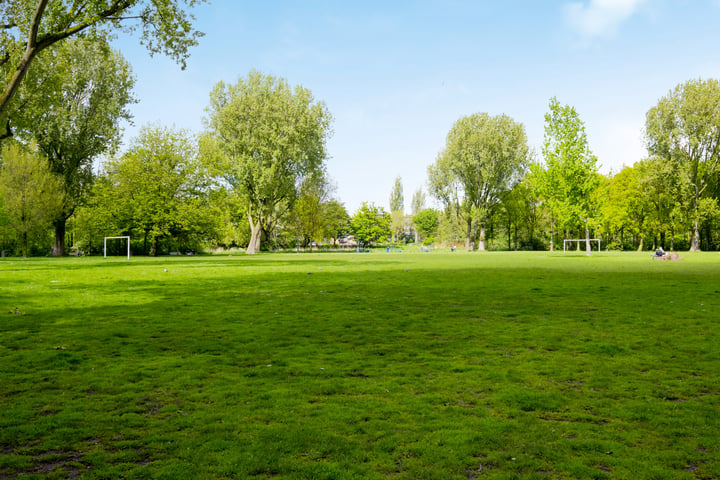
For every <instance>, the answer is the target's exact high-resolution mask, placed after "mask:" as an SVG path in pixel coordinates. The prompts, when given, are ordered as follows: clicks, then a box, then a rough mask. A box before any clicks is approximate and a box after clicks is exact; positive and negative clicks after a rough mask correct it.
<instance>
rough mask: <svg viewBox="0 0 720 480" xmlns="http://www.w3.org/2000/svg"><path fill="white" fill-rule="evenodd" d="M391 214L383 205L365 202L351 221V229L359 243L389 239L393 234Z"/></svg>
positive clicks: (372, 242)
mask: <svg viewBox="0 0 720 480" xmlns="http://www.w3.org/2000/svg"><path fill="white" fill-rule="evenodd" d="M390 218H391V217H390V215H388V213H387V212H386V211H385V209H383V208H382V207H378V206H376V205H375V204H373V203H368V202H363V204H362V206H361V207H360V208H359V209H358V211H357V212H355V215H353V217H352V220H351V222H350V229H351V230H352V232H353V233H354V235H355V240H356V241H357V242H358V244H359V245H363V246H364V245H373V244H376V243H378V242H384V241H387V240H388V239H389V238H390V236H391V235H392V228H391V219H390Z"/></svg>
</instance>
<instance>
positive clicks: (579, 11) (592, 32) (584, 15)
mask: <svg viewBox="0 0 720 480" xmlns="http://www.w3.org/2000/svg"><path fill="white" fill-rule="evenodd" d="M646 1H647V0H590V1H589V3H582V2H571V3H568V4H566V5H565V7H564V14H565V20H566V21H567V22H568V24H569V25H570V27H572V28H573V29H574V30H576V31H577V32H578V33H580V34H581V35H583V36H587V37H602V36H608V35H612V34H614V33H615V31H616V30H617V28H618V26H619V25H620V24H621V23H622V22H624V21H625V20H627V19H628V18H630V17H631V16H632V15H633V13H635V12H636V11H637V10H638V8H639V7H640V5H642V4H643V3H645V2H646Z"/></svg>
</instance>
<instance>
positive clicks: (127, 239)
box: [103, 236, 130, 260]
mask: <svg viewBox="0 0 720 480" xmlns="http://www.w3.org/2000/svg"><path fill="white" fill-rule="evenodd" d="M108 240H118V242H110V246H111V247H112V244H113V243H118V244H119V246H118V249H120V250H118V249H115V250H116V251H120V252H122V253H120V255H124V250H125V249H122V241H123V240H125V244H126V248H127V259H128V260H130V237H128V236H125V237H105V238H104V239H103V258H107V256H108ZM111 254H112V253H111Z"/></svg>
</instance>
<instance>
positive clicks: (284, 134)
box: [208, 71, 331, 253]
mask: <svg viewBox="0 0 720 480" xmlns="http://www.w3.org/2000/svg"><path fill="white" fill-rule="evenodd" d="M330 123H331V116H330V114H329V112H328V111H327V108H326V106H325V104H324V103H322V102H315V100H314V99H313V96H312V94H311V92H310V91H309V90H308V89H306V88H304V87H302V86H297V87H295V88H291V87H290V86H289V85H288V83H287V82H286V81H285V80H283V79H278V78H275V77H273V76H270V75H263V74H261V73H259V72H256V71H253V72H250V74H249V75H248V76H247V78H246V79H242V78H241V79H239V80H238V82H237V84H235V85H228V84H225V83H224V82H219V83H218V84H217V85H216V86H215V88H214V89H213V90H212V92H211V93H210V106H209V107H208V126H209V128H210V131H211V132H212V134H213V135H214V136H215V138H216V140H217V142H218V145H219V148H220V149H221V151H222V152H223V153H224V154H225V156H226V158H227V162H226V164H225V166H224V177H225V180H226V181H227V182H228V183H229V184H230V185H231V186H232V187H233V188H234V189H235V190H236V191H237V193H238V194H239V195H240V196H241V197H242V198H243V199H244V201H245V203H246V208H247V215H248V221H249V224H250V227H251V229H252V237H251V239H250V244H249V245H248V250H247V251H248V253H255V252H257V251H259V249H260V246H261V243H260V242H261V234H263V232H264V234H265V235H266V236H267V235H268V233H269V232H271V231H272V230H273V228H274V227H275V225H276V224H277V222H278V221H279V220H280V219H281V218H283V217H284V215H285V214H286V213H287V212H288V211H289V210H290V209H291V208H292V206H293V203H294V202H295V200H296V199H297V197H298V195H299V192H298V186H299V185H302V183H303V179H304V178H305V177H308V176H312V175H319V174H321V173H322V172H323V169H324V161H325V159H326V156H327V155H326V148H325V147H326V146H325V142H326V139H327V137H328V135H329V134H330Z"/></svg>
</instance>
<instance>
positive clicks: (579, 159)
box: [537, 97, 599, 255]
mask: <svg viewBox="0 0 720 480" xmlns="http://www.w3.org/2000/svg"><path fill="white" fill-rule="evenodd" d="M542 153H543V157H544V158H545V166H544V169H543V170H541V171H540V172H538V176H539V182H538V183H537V186H538V193H539V194H540V196H541V197H542V198H543V199H544V200H545V201H546V202H548V205H549V207H550V210H551V212H552V214H553V216H554V217H555V219H557V221H558V223H559V224H560V225H561V226H562V227H564V228H573V227H577V226H579V225H583V226H584V227H585V237H586V252H587V254H588V255H590V240H589V238H590V236H589V235H590V233H589V228H590V226H589V223H590V217H591V216H592V214H593V210H594V204H593V201H592V195H593V193H594V191H595V189H596V188H597V186H598V184H599V177H598V173H597V158H596V157H595V155H593V153H592V152H591V151H590V147H589V146H588V140H587V134H586V133H585V124H584V123H583V121H582V120H581V119H580V116H579V115H578V113H577V111H576V110H575V107H572V106H569V105H561V104H560V102H559V101H558V100H557V98H555V97H553V98H551V99H550V105H549V111H548V112H547V113H546V114H545V137H544V140H543V148H542Z"/></svg>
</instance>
